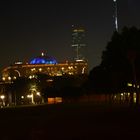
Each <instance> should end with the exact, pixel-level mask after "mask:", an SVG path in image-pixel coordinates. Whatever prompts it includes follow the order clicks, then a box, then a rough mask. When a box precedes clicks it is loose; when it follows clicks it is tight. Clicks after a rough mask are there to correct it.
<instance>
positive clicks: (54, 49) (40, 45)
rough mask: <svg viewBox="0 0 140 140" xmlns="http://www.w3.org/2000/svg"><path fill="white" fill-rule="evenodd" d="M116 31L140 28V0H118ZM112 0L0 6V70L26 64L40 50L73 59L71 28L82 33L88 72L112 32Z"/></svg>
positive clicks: (14, 3) (97, 61) (64, 58)
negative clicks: (17, 64)
mask: <svg viewBox="0 0 140 140" xmlns="http://www.w3.org/2000/svg"><path fill="white" fill-rule="evenodd" d="M117 2H118V26H119V31H120V30H121V29H122V27H124V26H136V27H137V28H139V27H140V19H139V17H140V9H139V7H140V1H139V0H123V1H120V0H118V1H117ZM113 16H114V7H113V0H106V1H98V0H95V1H94V3H93V2H90V1H86V2H83V1H79V0H78V1H73V0H71V1H67V2H66V1H63V0H61V1H59V2H58V1H52V2H45V1H42V0H41V1H36V0H35V1H27V2H26V1H22V0H21V1H18V2H12V1H11V2H4V1H3V2H1V5H0V18H1V22H0V30H1V32H0V36H1V39H0V46H1V51H0V56H1V59H0V69H2V68H4V67H6V66H8V65H10V64H12V63H14V62H15V61H29V60H30V59H32V58H34V57H36V56H38V55H40V53H41V52H42V51H45V52H47V53H48V55H49V56H54V57H56V59H57V60H58V61H65V60H70V59H72V58H74V57H75V52H74V50H73V48H72V47H71V41H72V35H71V34H72V25H77V26H82V27H84V28H85V30H86V39H87V48H86V55H85V57H86V58H87V59H88V61H89V70H91V69H92V68H93V67H95V66H96V65H99V64H100V62H101V55H102V51H103V50H104V49H105V47H106V45H107V42H108V41H109V40H110V39H111V36H112V34H113V32H114V30H115V27H114V18H113Z"/></svg>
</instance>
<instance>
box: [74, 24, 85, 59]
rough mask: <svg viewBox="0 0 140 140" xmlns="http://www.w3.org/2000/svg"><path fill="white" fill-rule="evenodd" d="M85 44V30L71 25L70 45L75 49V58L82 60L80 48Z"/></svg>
mask: <svg viewBox="0 0 140 140" xmlns="http://www.w3.org/2000/svg"><path fill="white" fill-rule="evenodd" d="M85 46H86V44H85V30H84V29H83V28H75V26H73V25H72V47H73V48H74V49H75V51H76V57H75V60H83V59H84V57H83V56H82V49H83V48H84V47H85Z"/></svg>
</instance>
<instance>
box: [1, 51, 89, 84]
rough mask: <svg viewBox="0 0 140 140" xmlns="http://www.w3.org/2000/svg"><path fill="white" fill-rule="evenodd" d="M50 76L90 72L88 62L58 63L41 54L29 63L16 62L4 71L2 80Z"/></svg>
mask: <svg viewBox="0 0 140 140" xmlns="http://www.w3.org/2000/svg"><path fill="white" fill-rule="evenodd" d="M38 73H41V74H46V75H49V76H63V75H65V74H68V75H80V74H87V73H88V64H87V62H86V61H84V60H75V61H73V62H68V61H66V62H65V63H58V62H57V61H56V59H55V58H53V57H50V56H47V55H45V54H43V53H42V54H41V56H39V57H35V58H33V59H32V60H31V61H30V62H28V63H25V64H24V63H22V62H16V63H15V64H13V65H11V66H8V67H6V68H4V69H3V71H2V81H5V82H10V81H13V80H15V79H17V78H18V77H27V78H30V79H31V78H34V77H35V76H36V74H38Z"/></svg>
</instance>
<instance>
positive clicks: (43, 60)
mask: <svg viewBox="0 0 140 140" xmlns="http://www.w3.org/2000/svg"><path fill="white" fill-rule="evenodd" d="M30 64H57V61H56V60H55V58H53V57H50V56H46V55H44V54H43V53H42V55H41V56H39V57H36V58H33V59H32V60H31V61H30Z"/></svg>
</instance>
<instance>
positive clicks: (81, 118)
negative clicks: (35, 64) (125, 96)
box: [0, 103, 140, 140]
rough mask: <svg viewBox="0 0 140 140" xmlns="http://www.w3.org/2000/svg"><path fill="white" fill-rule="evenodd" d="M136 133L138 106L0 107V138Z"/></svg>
mask: <svg viewBox="0 0 140 140" xmlns="http://www.w3.org/2000/svg"><path fill="white" fill-rule="evenodd" d="M139 137H140V108H138V107H137V108H136V107H128V106H117V105H94V104H91V103H84V104H58V105H44V106H36V107H22V108H6V109H1V110H0V140H28V139H30V140H98V139H102V140H105V139H111V140H116V139H118V140H120V139H123V140H126V139H132V140H134V139H139Z"/></svg>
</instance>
